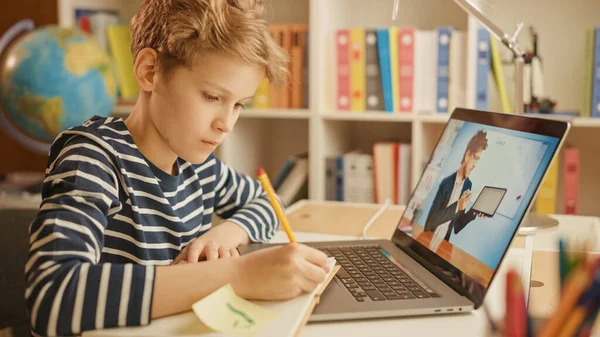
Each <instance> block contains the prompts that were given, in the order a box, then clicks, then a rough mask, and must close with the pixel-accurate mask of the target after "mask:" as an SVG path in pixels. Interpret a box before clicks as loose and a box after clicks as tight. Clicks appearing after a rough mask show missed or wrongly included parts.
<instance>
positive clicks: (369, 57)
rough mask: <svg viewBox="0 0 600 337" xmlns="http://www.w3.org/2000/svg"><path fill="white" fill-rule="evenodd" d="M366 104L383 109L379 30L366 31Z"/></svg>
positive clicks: (368, 106)
mask: <svg viewBox="0 0 600 337" xmlns="http://www.w3.org/2000/svg"><path fill="white" fill-rule="evenodd" d="M365 58H366V64H367V65H366V96H367V97H366V99H367V101H366V105H367V110H374V111H383V109H385V106H384V104H383V89H382V87H381V74H380V72H379V57H378V55H377V31H376V30H367V31H365Z"/></svg>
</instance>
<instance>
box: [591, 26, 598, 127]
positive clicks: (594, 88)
mask: <svg viewBox="0 0 600 337" xmlns="http://www.w3.org/2000/svg"><path fill="white" fill-rule="evenodd" d="M594 34H595V36H594V75H593V80H594V82H593V84H592V106H591V110H592V117H600V26H599V27H596V28H595V31H594Z"/></svg>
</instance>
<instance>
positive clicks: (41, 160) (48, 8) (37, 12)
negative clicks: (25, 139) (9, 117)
mask: <svg viewBox="0 0 600 337" xmlns="http://www.w3.org/2000/svg"><path fill="white" fill-rule="evenodd" d="M3 2H4V4H3V5H2V10H1V11H0V35H2V34H4V33H5V32H6V31H7V30H8V29H9V28H10V27H12V25H14V24H15V23H17V22H18V21H20V20H22V19H25V18H29V19H32V20H33V22H34V23H35V25H36V26H42V25H46V24H54V23H57V22H58V21H57V3H56V0H18V1H3ZM45 166H46V155H40V154H35V153H32V152H30V151H28V150H27V149H25V148H24V147H23V146H21V145H19V143H17V142H16V141H15V140H13V139H12V138H10V137H9V136H8V135H7V134H6V133H4V131H2V130H0V174H2V173H8V172H15V171H32V170H34V171H43V170H44V168H45Z"/></svg>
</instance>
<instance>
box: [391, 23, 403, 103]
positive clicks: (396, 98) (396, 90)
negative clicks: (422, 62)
mask: <svg viewBox="0 0 600 337" xmlns="http://www.w3.org/2000/svg"><path fill="white" fill-rule="evenodd" d="M399 33H400V30H399V28H398V27H394V26H392V27H390V29H389V34H390V36H389V40H390V69H391V71H392V73H391V77H392V104H393V109H392V111H393V112H398V111H400V72H399V62H400V61H399V58H398V35H399Z"/></svg>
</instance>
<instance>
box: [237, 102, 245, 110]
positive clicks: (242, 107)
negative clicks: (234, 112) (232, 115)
mask: <svg viewBox="0 0 600 337" xmlns="http://www.w3.org/2000/svg"><path fill="white" fill-rule="evenodd" d="M235 107H236V108H239V109H246V104H243V103H236V104H235Z"/></svg>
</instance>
